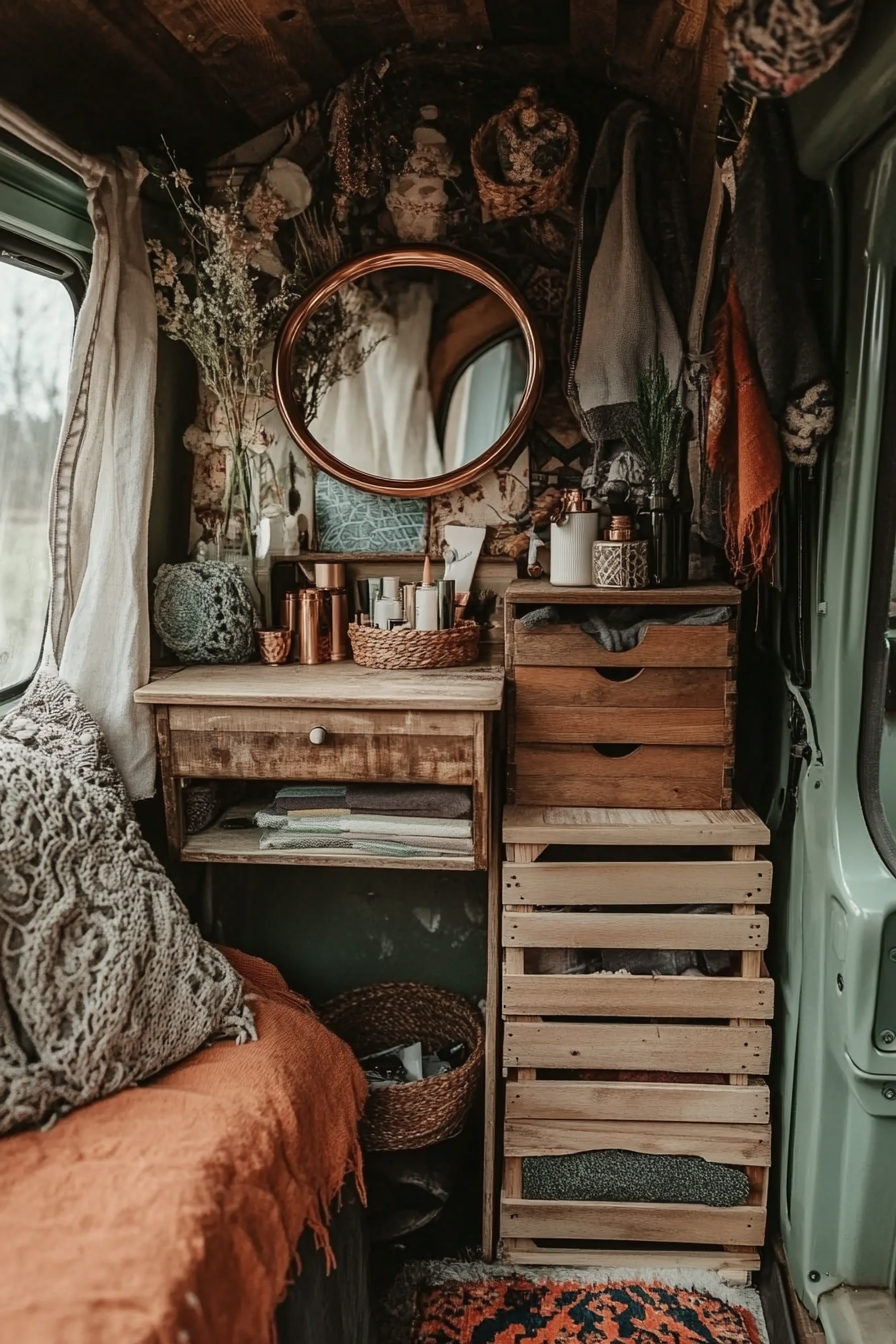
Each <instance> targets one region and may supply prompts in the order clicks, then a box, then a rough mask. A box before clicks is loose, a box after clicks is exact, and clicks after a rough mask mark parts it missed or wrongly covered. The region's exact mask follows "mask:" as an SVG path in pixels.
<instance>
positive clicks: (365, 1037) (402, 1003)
mask: <svg viewBox="0 0 896 1344" xmlns="http://www.w3.org/2000/svg"><path fill="white" fill-rule="evenodd" d="M319 1016H320V1019H321V1021H322V1022H323V1023H324V1025H325V1026H327V1027H329V1028H330V1030H331V1031H332V1032H334V1033H335V1034H336V1035H337V1036H341V1037H342V1039H343V1040H344V1041H347V1042H348V1044H349V1045H350V1046H351V1047H352V1049H353V1050H354V1052H355V1054H356V1055H357V1056H358V1057H359V1058H363V1057H364V1056H365V1055H372V1054H376V1053H377V1052H378V1051H380V1050H388V1049H390V1048H391V1047H399V1046H404V1045H412V1044H413V1043H414V1042H415V1041H420V1042H421V1043H422V1045H423V1053H424V1054H425V1055H426V1054H431V1053H432V1052H434V1051H436V1050H441V1049H444V1047H445V1046H449V1045H455V1044H457V1043H458V1042H460V1041H462V1042H463V1043H464V1045H466V1047H467V1049H468V1050H469V1054H468V1055H467V1058H466V1060H465V1061H464V1063H463V1064H461V1065H459V1067H458V1068H456V1069H452V1070H451V1071H450V1072H449V1073H441V1074H439V1075H437V1077H435V1078H424V1079H423V1080H422V1082H419V1083H399V1084H397V1085H396V1086H395V1087H382V1088H377V1089H375V1090H373V1091H371V1093H370V1096H369V1097H368V1099H367V1106H366V1107H365V1110H364V1115H363V1116H362V1118H361V1127H360V1134H361V1145H362V1147H363V1148H365V1149H366V1150H367V1151H368V1152H397V1151H405V1150H407V1149H411V1148H427V1147H428V1146H429V1145H430V1144H431V1143H441V1142H442V1141H443V1140H444V1139H453V1138H454V1137H455V1135H457V1134H459V1133H460V1132H461V1130H462V1128H463V1124H464V1120H465V1119H466V1117H467V1113H468V1111H469V1109H470V1107H471V1105H472V1104H473V1098H474V1096H475V1093H476V1088H477V1086H478V1085H479V1081H480V1079H481V1077H482V1073H483V1068H484V1063H485V1034H484V1030H483V1024H482V1018H481V1016H480V1014H479V1013H478V1012H477V1010H476V1009H475V1008H473V1007H472V1006H471V1005H470V1004H469V1003H467V1001H466V999H462V998H461V997H460V995H459V994H452V993H451V992H450V991H449V990H447V989H439V988H437V987H436V986H435V985H418V984H413V983H410V982H407V981H402V982H395V983H387V984H381V985H364V986H362V987H361V988H360V989H352V990H349V991H348V993H347V994H341V995H340V996H339V997H338V998H336V999H331V1000H330V1002H329V1003H326V1004H324V1006H323V1007H322V1008H321V1009H320V1010H319Z"/></svg>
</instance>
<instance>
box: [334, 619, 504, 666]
mask: <svg viewBox="0 0 896 1344" xmlns="http://www.w3.org/2000/svg"><path fill="white" fill-rule="evenodd" d="M348 637H349V639H350V640H351V642H352V656H353V658H354V660H355V662H356V663H360V664H361V666H362V667H380V668H404V667H462V666H463V665H464V664H465V663H475V662H476V659H477V658H478V657H479V626H478V625H477V624H476V622H475V621H461V623H460V625H455V626H454V627H453V628H452V629H450V630H380V629H379V627H378V626H375V625H350V626H349V628H348Z"/></svg>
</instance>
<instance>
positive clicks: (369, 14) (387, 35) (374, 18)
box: [355, 0, 413, 50]
mask: <svg viewBox="0 0 896 1344" xmlns="http://www.w3.org/2000/svg"><path fill="white" fill-rule="evenodd" d="M355 7H356V9H357V11H358V14H359V15H360V16H361V18H362V19H363V20H364V22H365V23H366V24H367V27H368V28H369V29H370V31H371V32H372V33H373V35H374V37H375V38H376V44H377V49H378V50H382V48H383V47H398V46H401V44H402V42H410V41H411V40H412V38H413V32H412V30H411V25H410V24H409V23H408V21H407V19H406V18H405V16H404V14H403V13H402V9H401V5H400V4H399V3H398V0H355Z"/></svg>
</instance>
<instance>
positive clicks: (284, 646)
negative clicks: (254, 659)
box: [255, 630, 292, 665]
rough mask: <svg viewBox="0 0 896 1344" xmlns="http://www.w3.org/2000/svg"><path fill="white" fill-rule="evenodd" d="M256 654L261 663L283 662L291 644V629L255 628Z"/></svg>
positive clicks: (287, 655)
mask: <svg viewBox="0 0 896 1344" xmlns="http://www.w3.org/2000/svg"><path fill="white" fill-rule="evenodd" d="M255 639H256V641H257V643H258V656H259V658H260V659H261V661H262V662H263V663H269V664H271V665H274V664H276V663H285V662H286V660H287V658H288V657H289V650H290V646H291V644H292V631H291V630H256V631H255Z"/></svg>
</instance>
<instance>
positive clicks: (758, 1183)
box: [499, 681, 774, 1278]
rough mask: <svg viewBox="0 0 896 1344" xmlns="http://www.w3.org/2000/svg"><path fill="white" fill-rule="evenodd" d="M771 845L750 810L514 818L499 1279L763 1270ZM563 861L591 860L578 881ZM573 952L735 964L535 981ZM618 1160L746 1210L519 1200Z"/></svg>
mask: <svg viewBox="0 0 896 1344" xmlns="http://www.w3.org/2000/svg"><path fill="white" fill-rule="evenodd" d="M622 684H623V685H624V684H625V683H622ZM696 685H697V686H698V687H699V686H700V682H699V681H698V682H697V683H696ZM705 685H706V686H707V687H708V686H710V685H711V683H710V682H708V681H707V683H705ZM695 693H696V694H697V695H705V691H704V690H701V689H698V690H697V691H696V692H695ZM555 796H556V790H555ZM768 838H769V837H768V831H767V830H766V828H765V827H764V826H763V824H762V823H761V822H760V821H759V819H758V818H757V817H756V816H755V815H754V814H753V813H751V812H749V811H748V810H745V809H739V810H734V809H732V810H718V811H716V810H712V809H710V810H707V811H702V812H701V811H697V810H690V811H685V810H668V811H662V810H657V809H653V810H646V809H621V808H619V809H594V810H589V809H587V808H585V807H579V808H564V807H563V806H559V805H558V806H553V807H550V808H548V807H534V806H529V807H527V806H514V807H508V808H506V809H505V814H504V840H505V843H506V851H507V854H506V859H505V862H504V864H503V867H502V913H501V922H500V942H501V948H502V960H503V969H502V979H501V1005H502V1017H503V1024H504V1030H503V1043H502V1056H501V1058H502V1064H503V1069H504V1074H505V1078H506V1080H507V1081H506V1087H505V1093H506V1095H505V1107H504V1117H503V1131H502V1132H503V1144H504V1150H503V1151H504V1162H503V1182H502V1189H501V1198H500V1215H499V1235H500V1238H501V1242H500V1253H501V1255H502V1257H503V1258H504V1259H506V1260H509V1261H517V1262H520V1263H530V1264H536V1263H543V1264H544V1263H546V1264H561V1265H576V1264H578V1265H585V1264H593V1265H599V1264H614V1265H615V1264H626V1263H632V1259H631V1257H632V1256H635V1257H636V1256H637V1254H640V1255H641V1259H642V1261H643V1260H644V1256H645V1252H644V1251H643V1250H642V1251H641V1252H637V1251H636V1250H634V1249H633V1248H636V1247H637V1246H639V1245H641V1246H647V1245H649V1246H650V1248H651V1249H650V1262H651V1263H663V1264H669V1265H674V1264H680V1265H690V1266H694V1267H696V1266H702V1267H714V1268H718V1269H720V1270H723V1271H724V1272H726V1273H728V1274H731V1275H734V1276H739V1277H741V1278H743V1277H744V1276H745V1275H747V1274H748V1273H749V1271H751V1270H753V1269H756V1268H758V1264H759V1261H758V1255H757V1250H756V1248H757V1247H759V1246H761V1245H762V1243H763V1240H764V1237H765V1224H766V1205H767V1195H768V1175H769V1166H770V1162H771V1129H770V1124H769V1092H768V1087H767V1085H766V1083H765V1081H764V1079H763V1075H764V1074H766V1073H767V1072H768V1069H769V1060H770V1053H771V1027H770V1021H771V1018H772V1014H773V1009H774V986H773V983H772V981H771V980H770V979H769V977H768V973H767V971H766V969H765V964H764V960H763V954H764V951H765V949H766V947H767V944H768V935H769V920H768V915H767V913H766V911H765V908H764V907H766V906H767V904H768V902H769V900H770V896H771V877H772V872H771V864H770V863H769V862H768V861H767V860H766V859H764V858H762V857H761V856H757V853H756V846H757V845H758V844H765V843H767V841H768ZM569 844H574V845H576V846H589V847H593V848H591V854H592V855H593V858H586V859H579V861H576V862H570V861H569V860H568V859H566V858H564V851H563V849H562V848H561V847H562V846H564V845H569ZM546 849H550V852H549V853H548V854H546V855H545V856H544V858H545V861H543V862H540V861H539V860H540V859H541V856H542V855H543V854H544V851H545V850H546ZM652 854H657V855H658V856H659V857H657V858H652V857H651V855H652ZM704 854H706V856H707V857H705V858H704V857H703V855H704ZM706 906H710V907H712V909H711V910H706V909H705V908H704V907H706ZM583 950H594V951H596V952H597V951H599V952H604V953H606V952H607V951H608V950H614V951H615V953H616V955H617V957H618V954H619V952H620V951H621V952H623V953H624V952H631V954H632V956H637V955H638V954H639V953H640V954H643V953H644V952H645V951H648V952H651V953H662V952H663V951H664V950H670V951H687V952H698V953H703V954H717V953H726V954H728V958H729V965H728V969H727V972H724V973H721V974H715V975H712V974H706V975H687V974H685V975H673V974H608V973H597V974H594V973H591V974H588V973H585V974H570V973H568V971H562V970H561V971H556V970H554V972H553V973H550V972H549V971H548V970H547V969H545V968H546V967H551V966H553V965H554V964H555V963H552V962H551V961H550V960H547V959H548V958H550V957H556V956H558V955H560V956H569V957H573V956H575V955H576V954H578V955H582V954H583ZM609 1149H613V1150H615V1149H623V1150H625V1151H627V1152H634V1153H644V1154H664V1155H668V1156H670V1157H683V1156H690V1157H696V1158H702V1159H704V1160H705V1161H707V1162H712V1163H719V1164H722V1165H725V1166H727V1167H736V1168H740V1169H741V1170H742V1171H743V1172H744V1173H745V1174H746V1177H747V1181H746V1183H745V1187H748V1189H749V1193H748V1195H747V1197H746V1199H745V1201H744V1202H743V1203H742V1204H740V1205H737V1206H736V1207H733V1208H727V1207H725V1208H717V1207H710V1206H708V1205H702V1204H687V1203H682V1204H672V1203H670V1204H665V1203H656V1204H651V1203H640V1202H636V1201H633V1202H631V1203H628V1202H612V1201H600V1202H589V1201H588V1200H574V1199H557V1200H554V1199H533V1198H525V1197H524V1184H523V1181H524V1163H526V1162H527V1160H532V1159H536V1158H552V1157H559V1156H561V1155H564V1154H572V1153H586V1152H595V1151H602V1150H609ZM564 1243H568V1244H567V1245H564ZM573 1243H575V1244H573ZM664 1246H665V1247H666V1248H667V1249H663V1247H664ZM658 1248H659V1249H658ZM658 1255H659V1256H660V1257H661V1259H659V1260H658V1259H657V1258H656V1257H657V1256H658ZM626 1257H629V1258H628V1259H626Z"/></svg>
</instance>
